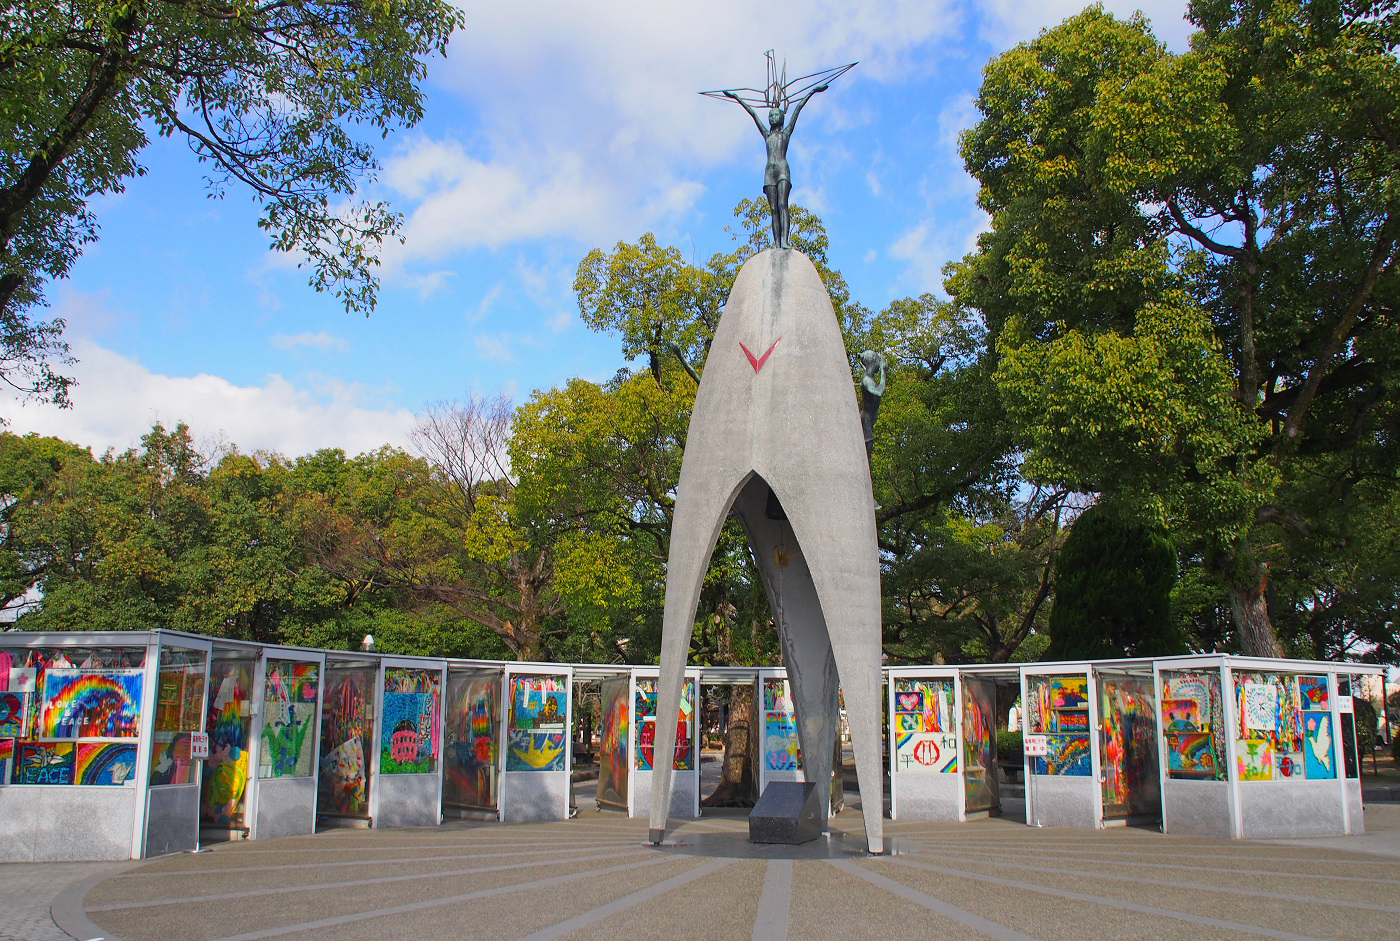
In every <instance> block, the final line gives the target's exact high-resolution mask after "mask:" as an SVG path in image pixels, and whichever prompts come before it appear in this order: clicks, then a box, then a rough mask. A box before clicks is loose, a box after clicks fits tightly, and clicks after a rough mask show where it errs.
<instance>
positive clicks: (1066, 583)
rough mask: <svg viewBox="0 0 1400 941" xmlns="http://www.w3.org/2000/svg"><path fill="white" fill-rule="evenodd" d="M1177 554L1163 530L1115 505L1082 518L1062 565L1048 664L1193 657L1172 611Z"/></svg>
mask: <svg viewBox="0 0 1400 941" xmlns="http://www.w3.org/2000/svg"><path fill="white" fill-rule="evenodd" d="M1176 576H1177V560H1176V549H1175V548H1174V547H1173V546H1172V544H1171V540H1170V539H1168V538H1167V534H1166V531H1165V530H1164V529H1163V527H1162V526H1161V525H1160V524H1158V525H1153V524H1151V523H1144V522H1143V521H1141V520H1137V519H1133V518H1131V517H1130V516H1126V515H1125V514H1124V513H1122V512H1121V511H1120V510H1117V509H1116V508H1114V507H1112V506H1108V505H1102V504H1100V505H1098V506H1092V507H1090V508H1089V509H1087V510H1085V511H1084V512H1083V513H1081V514H1080V515H1079V517H1078V518H1077V519H1075V521H1074V525H1073V527H1072V528H1071V529H1070V532H1069V538H1067V539H1066V540H1065V543H1064V547H1063V548H1062V549H1061V550H1060V554H1059V556H1058V558H1056V560H1055V607H1054V609H1053V610H1052V611H1051V612H1050V624H1049V628H1050V646H1049V647H1048V648H1047V649H1046V651H1045V658H1046V659H1047V660H1098V659H1106V658H1110V657H1121V656H1124V655H1125V654H1126V655H1127V656H1130V657H1164V656H1171V655H1173V654H1181V653H1186V652H1187V650H1186V643H1185V638H1183V637H1182V636H1181V634H1180V632H1179V631H1178V630H1177V628H1176V624H1175V622H1174V620H1173V618H1172V613H1171V593H1172V586H1173V585H1174V584H1175V582H1176Z"/></svg>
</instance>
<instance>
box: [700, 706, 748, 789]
mask: <svg viewBox="0 0 1400 941" xmlns="http://www.w3.org/2000/svg"><path fill="white" fill-rule="evenodd" d="M753 721H754V688H753V687H752V686H749V685H747V684H746V685H743V686H735V687H733V688H732V690H731V691H730V693H729V714H728V716H727V717H726V721H725V725H724V764H723V766H722V768H721V770H720V778H719V787H717V788H715V792H714V793H713V794H711V795H710V796H709V797H707V798H705V799H704V800H702V801H701V802H700V806H702V807H752V806H753V805H754V790H755V786H754V762H755V761H756V760H757V752H758V737H757V736H756V735H754V730H753Z"/></svg>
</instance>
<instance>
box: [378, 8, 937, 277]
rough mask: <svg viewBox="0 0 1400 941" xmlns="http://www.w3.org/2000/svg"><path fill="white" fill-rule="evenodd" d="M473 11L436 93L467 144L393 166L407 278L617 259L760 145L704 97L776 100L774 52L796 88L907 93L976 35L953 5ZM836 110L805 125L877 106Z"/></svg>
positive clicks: (395, 159)
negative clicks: (573, 247)
mask: <svg viewBox="0 0 1400 941" xmlns="http://www.w3.org/2000/svg"><path fill="white" fill-rule="evenodd" d="M461 5H462V6H463V8H464V9H465V10H466V13H467V18H468V22H469V24H470V25H469V26H468V28H467V29H465V30H463V31H462V32H460V33H458V34H457V35H456V36H454V37H453V40H452V47H451V56H450V57H449V59H448V60H447V62H446V63H444V64H442V65H440V66H439V67H437V68H436V69H435V78H436V80H437V81H438V82H440V83H442V84H444V85H446V86H447V87H448V88H449V89H451V90H452V91H453V92H455V93H456V94H457V95H458V96H459V97H460V100H461V102H462V105H463V106H464V111H465V112H467V114H464V120H462V121H460V122H458V128H459V129H460V130H459V132H458V133H459V136H458V137H457V138H456V139H433V138H430V137H427V136H423V135H419V136H417V137H413V138H410V139H409V140H407V141H406V142H405V143H404V144H403V145H402V146H401V148H400V149H399V150H398V151H397V152H396V153H395V154H392V155H391V156H390V157H389V159H388V160H387V161H386V163H385V171H384V174H383V176H382V183H383V184H384V186H385V187H387V188H388V189H389V190H390V191H392V192H391V195H392V197H393V198H394V201H395V203H396V205H399V206H401V207H402V208H404V209H405V210H406V223H405V229H404V235H405V238H406V241H405V244H404V245H403V246H402V248H397V247H390V248H389V251H388V252H387V257H386V262H388V264H389V268H388V270H389V271H391V272H392V270H393V269H394V267H395V266H401V265H411V264H412V263H413V262H414V261H416V260H418V259H422V258H427V259H441V258H443V257H446V256H448V255H449V254H452V253H454V252H459V251H463V250H469V249H475V248H488V249H491V248H498V247H500V246H503V245H507V244H512V243H518V242H522V241H528V240H538V239H545V238H552V237H560V236H562V237H565V238H569V239H572V240H575V241H577V242H579V243H584V244H589V245H597V244H608V243H610V242H612V241H615V240H616V239H618V238H624V237H626V238H634V237H635V236H636V233H638V232H641V231H646V230H648V229H655V228H658V227H662V226H664V225H665V224H666V223H667V222H668V220H669V221H672V222H675V221H677V220H679V219H680V218H682V217H683V216H684V215H685V214H687V213H690V212H691V211H692V210H693V209H694V207H695V206H696V204H697V202H698V201H699V199H700V197H701V195H702V187H701V186H700V184H699V183H697V182H696V178H697V177H698V176H699V174H700V173H702V172H703V171H704V170H706V169H708V168H709V167H711V166H713V165H715V164H717V163H721V162H725V161H728V160H731V159H733V157H734V156H735V155H736V154H737V153H739V152H740V151H741V149H742V148H743V147H744V146H745V145H750V149H751V145H752V144H753V142H752V141H751V140H749V138H750V136H751V135H752V134H753V129H752V128H751V127H749V126H748V121H747V119H744V118H742V117H741V116H739V115H737V114H735V113H734V112H735V109H734V108H733V107H732V106H729V105H727V103H724V102H717V101H714V100H712V99H708V98H703V97H701V96H700V95H699V94H697V92H698V91H699V90H700V89H706V88H715V87H718V86H723V85H730V86H738V85H755V86H758V85H762V83H763V81H764V59H763V51H764V50H765V49H768V48H774V49H776V50H777V54H778V55H779V56H780V57H782V58H785V59H786V61H787V63H788V64H789V66H790V68H789V70H788V74H789V76H791V77H796V76H797V75H799V74H802V73H803V72H807V71H813V70H816V69H820V68H826V67H830V66H834V65H837V64H840V63H843V62H849V61H851V60H854V59H859V60H860V61H861V65H860V68H859V69H858V70H857V71H856V72H855V73H853V77H851V78H845V79H843V80H842V81H843V83H848V82H851V81H856V80H859V81H888V80H892V79H898V80H900V81H904V80H907V79H909V77H910V76H911V75H917V74H921V73H922V72H924V71H926V70H927V69H928V68H929V67H930V66H929V62H930V57H929V56H927V55H922V54H921V53H923V52H927V47H928V45H929V44H930V43H932V42H937V41H939V40H942V39H944V38H946V37H948V36H951V35H953V34H954V32H956V31H957V30H958V29H960V28H961V26H962V17H961V15H960V14H959V13H958V12H957V11H956V9H955V8H954V5H953V3H952V0H896V2H893V3H891V2H873V0H867V2H850V0H807V2H803V3H796V4H779V5H773V4H769V5H763V6H759V7H755V6H753V5H752V4H748V3H743V2H740V0H717V2H716V3H711V4H705V5H695V4H657V3H653V2H649V0H619V2H614V3H608V4H601V5H599V4H591V5H590V4H578V3H575V2H572V0H541V2H538V3H533V4H499V3H496V4H486V3H479V2H463V3H462V4H461ZM826 97H827V98H829V99H830V100H823V101H822V102H821V106H820V108H819V109H817V111H816V112H814V113H818V112H819V113H820V114H821V117H820V118H813V117H805V116H804V118H803V121H804V124H811V123H814V122H816V121H818V120H819V121H822V122H826V123H828V124H829V126H832V127H835V126H838V125H841V124H842V123H843V122H846V123H849V121H850V120H852V116H851V115H847V114H846V113H845V112H846V111H847V109H856V110H858V109H859V107H860V106H859V105H858V104H857V99H856V98H855V97H850V96H848V98H847V100H846V101H842V100H841V98H840V96H835V95H833V96H826ZM473 119H474V120H473ZM856 120H857V123H860V124H864V123H865V122H866V121H868V116H866V117H864V118H860V117H857V118H856ZM804 146H815V143H814V142H809V143H807V144H804ZM803 182H804V183H805V184H806V185H808V186H812V187H813V192H810V193H808V201H809V202H810V201H811V200H812V199H814V198H818V197H820V195H821V194H820V192H818V191H817V190H818V189H819V186H818V185H814V184H817V181H816V180H804V181H803Z"/></svg>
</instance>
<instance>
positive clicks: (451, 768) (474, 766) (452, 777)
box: [443, 672, 501, 808]
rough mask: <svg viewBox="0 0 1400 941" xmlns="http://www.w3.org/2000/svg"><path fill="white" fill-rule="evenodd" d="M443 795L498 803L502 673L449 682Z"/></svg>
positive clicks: (475, 802)
mask: <svg viewBox="0 0 1400 941" xmlns="http://www.w3.org/2000/svg"><path fill="white" fill-rule="evenodd" d="M447 690H448V700H449V702H450V704H451V705H450V708H449V710H448V713H447V716H448V718H447V728H446V731H445V735H446V738H447V747H446V755H445V757H444V768H443V770H444V772H445V774H444V778H443V789H444V798H445V800H447V801H448V802H450V803H457V804H463V805H465V806H467V807H480V808H493V807H495V806H496V789H495V780H496V721H497V720H496V716H497V714H498V712H499V711H500V710H499V705H498V704H499V701H500V698H501V676H500V674H499V673H495V672H491V673H486V674H484V675H483V674H477V675H467V676H458V675H453V676H450V677H449V678H448V681H447Z"/></svg>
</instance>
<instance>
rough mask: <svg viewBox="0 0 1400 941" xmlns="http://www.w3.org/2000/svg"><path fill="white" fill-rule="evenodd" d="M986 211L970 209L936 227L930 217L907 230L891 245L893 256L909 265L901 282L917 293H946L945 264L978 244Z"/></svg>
mask: <svg viewBox="0 0 1400 941" xmlns="http://www.w3.org/2000/svg"><path fill="white" fill-rule="evenodd" d="M989 224H990V220H989V218H988V216H987V214H986V213H984V212H982V211H981V210H978V209H973V210H972V211H971V212H970V213H968V214H966V215H964V216H962V217H959V218H951V219H950V220H949V221H945V222H944V223H943V224H942V225H940V226H939V227H938V228H937V229H934V227H933V226H932V225H931V224H930V223H929V222H927V221H925V222H922V223H920V224H918V225H916V226H914V227H913V228H910V229H908V230H906V231H905V232H904V233H902V234H901V235H900V236H899V237H898V238H897V239H895V240H894V242H893V243H892V244H891V245H890V248H889V254H890V257H891V258H897V259H899V260H901V261H903V262H905V264H906V265H907V268H906V273H905V276H904V278H903V279H901V280H902V282H903V283H902V284H901V285H900V286H901V287H902V288H904V289H905V290H908V291H909V292H911V293H914V294H922V293H923V292H925V291H931V292H933V293H935V294H938V295H940V296H941V295H942V294H943V266H944V265H946V264H947V263H948V262H950V261H957V260H958V259H959V258H962V257H963V256H964V255H966V254H967V253H968V252H970V251H972V250H973V249H974V248H976V247H977V236H978V235H979V234H981V233H982V232H985V231H986V230H987V227H988V225H989Z"/></svg>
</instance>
